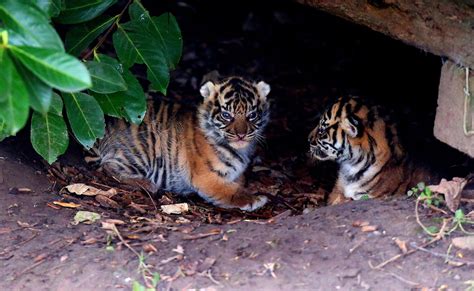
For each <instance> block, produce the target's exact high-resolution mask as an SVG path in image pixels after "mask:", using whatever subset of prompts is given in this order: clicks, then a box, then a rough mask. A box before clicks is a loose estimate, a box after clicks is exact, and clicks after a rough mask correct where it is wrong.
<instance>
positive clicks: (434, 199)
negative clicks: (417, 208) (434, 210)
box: [407, 182, 444, 207]
mask: <svg viewBox="0 0 474 291" xmlns="http://www.w3.org/2000/svg"><path fill="white" fill-rule="evenodd" d="M407 195H408V196H415V197H417V198H420V199H421V200H422V201H423V202H424V203H425V204H426V205H435V206H436V207H438V206H439V205H440V204H441V203H442V202H443V201H444V199H443V197H442V196H439V195H434V194H433V192H432V191H431V189H430V188H429V187H427V186H426V185H425V183H423V182H420V183H418V184H417V185H416V187H413V188H411V189H410V190H408V192H407Z"/></svg>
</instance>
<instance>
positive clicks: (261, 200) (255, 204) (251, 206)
mask: <svg viewBox="0 0 474 291" xmlns="http://www.w3.org/2000/svg"><path fill="white" fill-rule="evenodd" d="M253 198H254V200H253V201H251V202H249V203H248V204H247V205H244V206H241V207H239V208H240V210H243V211H249V212H251V211H254V210H257V209H259V208H261V207H263V206H264V205H265V204H266V203H267V202H268V198H267V196H263V195H260V196H253Z"/></svg>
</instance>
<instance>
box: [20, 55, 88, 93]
mask: <svg viewBox="0 0 474 291" xmlns="http://www.w3.org/2000/svg"><path fill="white" fill-rule="evenodd" d="M11 51H12V52H13V54H14V55H15V56H16V57H17V58H18V59H19V60H20V61H21V62H22V64H23V65H25V66H26V67H27V68H28V69H29V70H30V71H32V72H33V73H34V74H35V75H36V77H38V78H39V79H41V80H42V81H43V82H45V83H46V84H48V85H49V86H51V87H53V88H57V89H59V90H61V91H65V92H74V91H80V90H83V89H86V88H89V87H90V86H91V78H90V75H89V72H88V71H87V69H86V67H85V66H84V64H83V63H81V62H80V61H79V60H77V59H76V58H74V57H72V56H70V55H68V54H66V53H63V52H58V51H55V50H51V49H43V48H34V47H27V46H19V47H13V46H12V47H11Z"/></svg>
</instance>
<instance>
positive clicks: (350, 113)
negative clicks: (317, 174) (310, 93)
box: [309, 97, 432, 204]
mask: <svg viewBox="0 0 474 291" xmlns="http://www.w3.org/2000/svg"><path fill="white" fill-rule="evenodd" d="M309 142H310V151H311V154H312V156H313V157H314V158H316V159H318V160H332V161H335V162H337V163H338V164H339V173H338V179H337V182H336V185H335V186H334V188H333V190H332V192H331V193H330V194H329V201H328V202H329V204H337V203H340V202H342V201H344V199H347V198H352V199H354V200H358V199H360V198H361V197H362V196H363V195H368V197H371V198H372V197H381V196H386V195H392V194H402V193H406V191H407V188H408V187H412V186H414V185H416V183H418V182H420V181H425V182H428V181H429V180H430V179H432V178H431V177H430V173H428V171H425V170H424V169H423V168H421V167H416V166H415V165H414V163H413V162H412V161H411V160H410V159H408V157H407V155H406V152H405V150H404V148H403V147H402V145H401V144H400V141H399V138H398V133H397V129H396V127H395V125H394V124H393V123H391V122H389V121H388V120H385V119H384V118H383V117H382V116H380V108H379V107H377V106H368V105H367V104H365V103H364V102H362V100H361V99H360V98H357V97H351V98H340V99H339V100H337V101H336V102H335V103H334V104H333V105H332V106H331V107H330V108H329V109H328V110H327V111H326V112H324V113H323V115H322V116H321V118H320V120H319V124H318V125H317V126H316V127H315V128H314V130H313V131H312V132H311V133H310V135H309Z"/></svg>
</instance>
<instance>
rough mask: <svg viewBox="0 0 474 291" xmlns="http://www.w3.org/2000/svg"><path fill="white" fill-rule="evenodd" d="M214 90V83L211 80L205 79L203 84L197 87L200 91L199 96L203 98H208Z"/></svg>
mask: <svg viewBox="0 0 474 291" xmlns="http://www.w3.org/2000/svg"><path fill="white" fill-rule="evenodd" d="M215 91H216V85H214V83H212V82H211V81H207V82H206V83H205V84H204V85H202V86H201V89H199V92H200V93H201V96H202V97H204V98H208V97H209V96H211V95H212V94H214V92H215Z"/></svg>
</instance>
